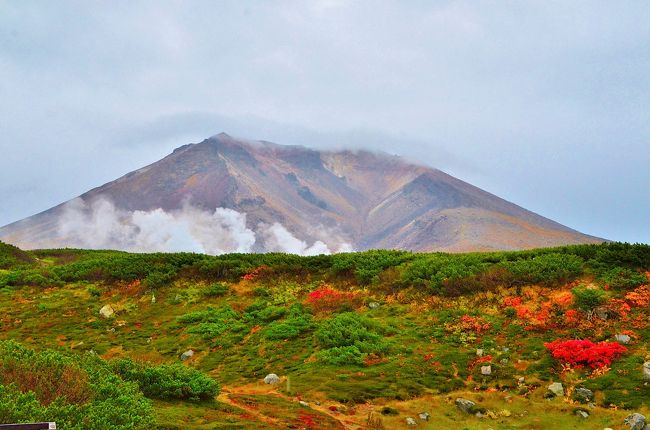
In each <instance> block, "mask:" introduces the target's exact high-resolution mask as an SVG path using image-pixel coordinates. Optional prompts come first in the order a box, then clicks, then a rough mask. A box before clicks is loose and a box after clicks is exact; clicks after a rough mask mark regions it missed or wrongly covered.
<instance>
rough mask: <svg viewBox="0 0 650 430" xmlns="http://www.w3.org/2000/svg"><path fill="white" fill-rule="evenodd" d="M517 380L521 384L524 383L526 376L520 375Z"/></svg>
mask: <svg viewBox="0 0 650 430" xmlns="http://www.w3.org/2000/svg"><path fill="white" fill-rule="evenodd" d="M517 382H519V383H520V384H523V383H524V382H526V378H524V377H523V376H520V377H519V378H518V379H517Z"/></svg>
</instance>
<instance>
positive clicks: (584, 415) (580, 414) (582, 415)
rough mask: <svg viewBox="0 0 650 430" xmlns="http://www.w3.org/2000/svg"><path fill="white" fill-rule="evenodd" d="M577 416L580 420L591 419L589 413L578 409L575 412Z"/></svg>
mask: <svg viewBox="0 0 650 430" xmlns="http://www.w3.org/2000/svg"><path fill="white" fill-rule="evenodd" d="M575 415H576V416H577V417H580V418H589V412H587V411H583V410H582V409H578V410H577V411H575Z"/></svg>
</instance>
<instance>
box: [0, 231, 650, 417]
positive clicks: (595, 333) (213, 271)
mask: <svg viewBox="0 0 650 430" xmlns="http://www.w3.org/2000/svg"><path fill="white" fill-rule="evenodd" d="M16 252H18V251H17V250H15V249H13V248H9V247H0V261H9V263H8V264H5V266H4V267H1V268H0V310H1V313H0V315H1V316H0V340H16V341H19V342H21V343H22V344H23V345H25V346H27V347H29V348H32V349H35V350H36V351H44V350H49V349H51V350H57V351H60V352H62V353H63V354H64V355H65V356H69V357H71V359H72V360H77V359H78V360H81V359H82V357H84V356H87V355H88V353H89V352H92V355H93V356H95V355H96V356H99V357H101V358H102V359H103V360H104V362H105V363H106V366H108V367H109V368H110V369H112V370H113V372H115V373H117V374H119V375H121V377H123V378H125V379H129V380H131V381H135V382H139V383H140V384H143V381H145V382H144V383H146V384H149V385H151V384H152V383H153V382H155V383H160V378H161V376H160V375H163V374H164V376H165V377H168V376H169V374H171V373H173V372H176V373H174V375H176V376H174V377H173V378H171V379H173V380H174V383H176V382H178V381H180V382H178V383H177V385H175V386H174V387H175V388H174V389H178V390H179V391H178V392H181V393H184V394H183V395H173V394H170V393H172V391H166V392H165V393H166V394H164V395H154V394H151V390H149V391H147V390H143V391H145V393H144V394H145V395H147V396H149V397H151V398H153V399H154V400H153V409H152V417H153V418H152V419H153V420H154V421H155V422H156V423H157V424H156V425H157V426H158V428H167V429H173V428H178V429H181V428H182V429H213V428H332V429H337V428H382V426H383V427H384V428H406V427H407V425H406V418H407V417H413V418H415V419H416V421H417V425H418V428H431V429H434V428H449V429H463V428H468V429H487V428H493V429H516V428H522V429H523V428H525V429H545V428H551V427H552V428H560V429H561V428H567V429H568V428H584V429H591V428H604V427H612V428H621V425H622V422H623V419H624V417H625V416H627V415H629V414H630V413H632V412H641V413H646V415H647V414H648V413H649V412H650V411H649V409H648V408H649V406H650V405H649V400H648V399H650V386H649V384H648V381H646V380H644V379H643V368H642V366H643V363H644V362H645V361H648V360H650V350H649V346H648V339H649V338H650V329H649V327H650V326H649V324H648V323H649V318H650V317H649V314H650V313H649V312H648V310H649V307H648V305H649V304H650V287H648V286H647V284H650V280H648V275H647V273H646V272H648V271H649V270H650V247H649V246H646V245H627V244H604V245H584V246H571V247H563V248H553V249H541V250H534V251H523V252H509V253H477V254H455V255H449V254H414V253H408V252H397V251H369V252H364V253H352V254H338V255H333V256H318V257H297V256H293V255H285V254H263V255H255V254H251V255H236V254H232V255H225V256H221V257H209V256H204V255H196V254H127V253H121V252H114V251H81V250H42V251H32V252H27V253H23V252H22V251H20V252H21V254H20V255H23V257H22V258H20V259H19V260H17V259H14V260H10V259H9V257H5V254H6V255H10V254H11V255H15V253H16ZM3 258H4V260H3ZM105 305H110V306H111V308H112V309H113V311H114V314H113V315H112V316H110V317H109V318H103V317H101V316H100V314H99V310H100V309H101V308H102V307H104V306H105ZM616 334H625V335H627V336H630V342H629V343H628V344H626V345H625V348H626V351H625V352H623V353H622V354H620V355H619V356H616V357H614V358H613V361H612V363H611V364H609V365H607V366H606V367H597V368H596V369H592V368H590V367H589V366H586V367H582V368H580V367H577V366H575V365H574V366H567V363H566V362H564V363H563V362H562V360H556V359H554V358H553V357H552V356H551V354H550V353H549V351H548V349H547V348H546V347H545V345H544V344H545V343H548V342H551V341H554V340H557V339H567V340H568V339H589V340H591V341H593V342H596V343H598V342H613V341H614V335H616ZM603 345H605V346H607V345H611V343H610V344H603ZM190 349H191V350H193V351H194V355H193V356H192V357H191V358H190V359H189V360H186V361H183V362H181V360H180V356H181V354H182V353H183V352H184V351H187V350H190ZM477 350H482V355H479V354H477ZM122 358H130V359H133V360H134V361H136V362H138V363H143V364H141V365H139V366H140V368H139V369H140V370H139V371H138V372H139V373H138V376H137V377H136V376H133V375H134V374H133V373H131V374H128V375H127V374H126V373H125V372H124V370H123V369H122V371H121V373H120V371H119V369H118V367H117V365H116V363H118V360H119V359H122ZM2 363H3V359H2V358H0V375H2V372H5V373H4V376H2V377H0V385H2V384H4V385H7V384H9V383H11V382H12V381H13V380H12V379H11V378H13V377H14V376H11V375H13V374H10V373H9V372H8V370H6V369H8V367H7V365H6V364H5V365H4V367H3V366H2ZM179 363H182V365H183V366H186V367H188V368H192V369H197V370H198V371H200V372H202V373H203V374H205V375H209V376H210V377H212V378H213V379H214V380H215V381H217V382H218V384H219V385H220V392H219V395H218V396H217V397H216V399H210V398H208V399H205V398H204V399H203V400H201V399H192V397H198V396H193V395H192V392H194V394H196V393H197V392H198V390H200V388H197V387H199V385H200V384H199V383H201V384H203V382H201V381H203V380H202V379H201V377H202V376H201V374H199V373H196V374H192V375H180V376H179V374H178V369H176V370H173V371H172V370H171V369H167V367H165V365H167V364H179ZM488 365H489V366H491V369H490V370H491V374H489V375H484V374H482V371H481V368H482V367H483V366H488ZM161 366H163V368H164V371H159V370H156V369H160V368H161ZM3 369H4V370H3ZM152 369H153V370H152ZM181 370H182V369H181ZM156 372H158V373H156ZM161 372H162V373H161ZM268 373H276V374H278V375H279V376H280V378H281V382H280V383H279V384H277V385H274V386H269V385H266V384H264V383H263V382H262V379H263V378H264V376H265V375H267V374H268ZM8 375H9V376H8ZM152 375H153V376H152ZM147 378H149V379H147ZM156 378H158V379H156ZM152 381H153V382H152ZM192 381H194V382H196V383H195V384H194V382H192ZM197 381H199V382H197ZM551 382H562V383H563V384H564V389H565V396H560V398H555V399H552V400H548V399H546V398H545V397H546V395H547V386H548V385H549V384H550V383H551ZM192 384H194V385H192ZM197 384H198V385H197ZM202 386H203V387H204V386H205V385H202ZM142 387H143V385H141V389H142ZM188 387H190V388H188ZM192 387H193V388H192ZM579 387H584V388H588V389H590V390H592V391H593V392H594V393H595V399H594V400H593V402H592V405H587V404H581V403H580V402H578V401H577V400H574V399H573V397H574V393H575V389H576V388H579ZM192 390H194V391H192ZM23 391H24V390H23ZM206 392H210V391H209V390H208V391H206ZM208 397H209V396H208ZM457 397H463V398H466V399H469V400H472V401H474V402H475V403H476V406H475V409H476V410H475V411H473V412H476V411H480V412H481V413H482V414H483V415H484V416H483V418H478V417H476V416H475V415H474V414H467V413H465V412H463V411H461V410H460V409H458V408H457V407H456V406H455V405H454V400H455V399H456V398H457ZM2 399H3V397H2V395H0V420H1V419H2V413H1V411H2V401H3V400H2ZM299 400H304V401H306V402H307V405H300V404H299V403H298V401H299ZM64 403H65V402H64ZM581 409H584V410H585V411H588V413H589V414H590V416H589V418H586V419H584V418H579V417H577V416H576V415H575V411H576V410H581ZM425 411H426V412H428V413H429V414H430V415H431V418H430V420H428V421H423V420H420V419H419V418H418V416H417V414H418V413H420V412H425ZM369 417H370V419H369ZM46 418H47V417H42V418H41V419H46ZM80 428H83V427H80ZM114 428H129V427H114ZM132 428H137V426H134V427H132Z"/></svg>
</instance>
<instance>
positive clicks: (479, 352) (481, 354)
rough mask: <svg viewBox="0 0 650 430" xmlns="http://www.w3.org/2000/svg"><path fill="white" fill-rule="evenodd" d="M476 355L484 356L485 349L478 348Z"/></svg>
mask: <svg viewBox="0 0 650 430" xmlns="http://www.w3.org/2000/svg"><path fill="white" fill-rule="evenodd" d="M476 356H477V357H483V350H482V349H477V350H476Z"/></svg>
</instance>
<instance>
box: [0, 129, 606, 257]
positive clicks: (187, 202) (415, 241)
mask: <svg viewBox="0 0 650 430" xmlns="http://www.w3.org/2000/svg"><path fill="white" fill-rule="evenodd" d="M100 201H106V202H110V210H111V211H112V212H111V213H113V214H117V218H116V219H117V220H118V221H115V222H113V221H111V222H110V223H109V224H108V225H105V224H102V222H103V221H102V220H103V219H104V218H105V216H103V215H102V216H96V215H93V214H92V213H90V212H91V211H92V209H91V205H93V204H94V203H96V202H100ZM75 205H76V207H77V212H73V213H72V214H73V215H72V218H74V217H75V216H76V217H77V218H80V219H83V220H84V228H78V227H77V226H76V225H75V224H74V222H75V220H74V219H73V220H72V221H71V220H70V219H69V218H70V217H71V212H70V208H71V206H72V207H75ZM188 207H190V208H192V210H194V211H195V212H201V213H210V214H212V213H214V216H216V215H217V211H220V212H219V214H220V215H219V216H220V218H218V220H217V221H218V222H217V221H215V219H216V218H211V221H210V222H211V223H212V224H210V225H213V226H214V225H215V222H216V223H217V224H218V226H217V227H218V228H220V229H222V230H223V229H230V228H232V226H234V225H235V224H236V223H238V222H239V223H241V224H242V225H241V226H240V227H238V228H239V229H240V230H241V231H242V232H244V233H245V232H249V231H250V232H251V236H250V237H247V239H246V246H236V247H234V248H233V247H230V248H228V247H227V246H226V247H224V246H221V247H219V248H215V249H216V251H215V252H217V253H218V252H220V251H221V252H225V251H240V252H241V251H264V250H285V248H283V247H282V244H280V246H279V247H278V246H275V247H274V246H271V243H272V242H274V241H275V242H282V240H283V239H282V236H278V235H277V234H276V236H275V239H274V240H272V239H269V234H268V232H269V231H272V228H275V230H274V231H275V232H276V233H277V232H278V231H280V230H282V231H281V232H282V233H283V234H284V233H286V235H285V236H286V238H288V239H287V240H293V241H299V242H304V243H312V242H317V243H322V244H324V245H326V248H323V249H328V250H332V251H335V250H348V249H355V250H364V249H372V248H395V249H409V250H416V251H431V250H440V251H452V252H460V251H479V250H497V249H506V250H514V249H525V248H535V247H549V246H556V245H562V244H576V243H592V242H601V241H602V240H601V239H598V238H595V237H592V236H587V235H584V234H582V233H579V232H577V231H575V230H572V229H570V228H568V227H565V226H563V225H561V224H558V223H557V222H555V221H552V220H549V219H547V218H544V217H542V216H540V215H537V214H535V213H533V212H530V211H528V210H526V209H523V208H521V207H519V206H517V205H515V204H513V203H510V202H508V201H506V200H503V199H501V198H499V197H497V196H495V195H492V194H490V193H488V192H485V191H483V190H481V189H479V188H477V187H475V186H472V185H470V184H468V183H466V182H463V181H461V180H459V179H456V178H454V177H452V176H450V175H448V174H446V173H444V172H442V171H440V170H437V169H434V168H429V167H424V166H418V165H414V164H411V163H408V162H406V161H404V160H403V159H401V158H399V157H397V156H391V155H387V154H381V153H373V152H367V151H317V150H313V149H309V148H305V147H302V146H284V145H278V144H274V143H270V142H264V141H248V140H242V139H237V138H234V137H231V136H229V135H227V134H225V133H221V134H218V135H216V136H213V137H211V138H209V139H206V140H204V141H203V142H200V143H196V144H188V145H184V146H181V147H179V148H177V149H175V150H174V151H173V152H172V153H171V154H170V155H168V156H167V157H165V158H163V159H162V160H160V161H157V162H155V163H153V164H151V165H149V166H146V167H143V168H141V169H139V170H136V171H134V172H131V173H129V174H127V175H125V176H123V177H121V178H119V179H117V180H115V181H112V182H109V183H107V184H105V185H102V186H101V187H98V188H95V189H92V190H90V191H88V192H86V193H84V194H83V195H81V196H80V198H78V199H75V200H73V201H71V202H66V203H63V204H61V205H58V206H56V207H54V208H51V209H49V210H46V211H44V212H42V213H39V214H37V215H34V216H31V217H29V218H25V219H23V220H21V221H18V222H15V223H13V224H9V225H7V226H5V227H2V228H0V240H3V241H5V242H10V243H13V244H15V245H18V246H20V247H24V248H36V247H64V246H79V243H77V242H78V241H77V242H75V241H74V240H71V239H70V238H71V237H73V236H74V235H75V234H76V235H77V236H79V235H82V234H83V235H86V236H93V235H96V234H101V235H105V236H107V237H109V236H110V237H109V239H110V240H115V241H114V242H110V241H108V242H101V243H102V244H103V245H101V246H100V245H98V246H95V247H103V246H114V247H118V248H120V247H126V246H124V245H122V242H120V241H119V240H117V239H116V238H115V237H116V236H119V234H123V233H124V230H123V228H124V225H125V222H126V221H124V217H125V216H132V217H133V219H136V218H137V219H138V220H141V219H144V218H146V217H145V215H146V216H149V218H146V219H150V218H151V219H154V218H153V215H152V214H157V217H156V218H155V220H157V221H156V222H159V223H160V225H164V220H165V219H166V218H164V216H163V215H166V214H178V213H180V212H181V211H185V210H186V209H187V208H188ZM219 208H223V209H219ZM226 210H227V211H226ZM89 211H90V212H89ZM129 214H130V215H129ZM244 214H245V215H244ZM136 215H137V216H136ZM233 216H235V217H237V216H238V217H239V218H236V219H235V218H233ZM143 217H144V218H143ZM161 217H162V218H161ZM174 217H175V218H173V219H174V220H176V221H178V220H179V219H181V220H194V219H195V218H187V217H185V218H179V216H178V215H174ZM133 219H131V221H133ZM161 220H162V221H161ZM77 221H78V220H77ZM131 221H129V222H131ZM138 222H139V221H138ZM138 222H135V221H133V222H132V224H129V226H130V227H129V228H130V230H128V232H127V233H128V234H139V235H142V234H144V233H147V236H146V239H147V240H149V241H151V240H153V238H154V236H155V235H156V234H158V235H160V234H161V233H160V229H159V228H152V229H151V231H148V230H147V229H148V227H146V228H145V227H143V224H142V223H140V224H138ZM89 225H90V226H91V227H92V226H95V227H96V229H102V231H101V232H94V231H93V230H92V229H90V230H89V229H88V226H89ZM183 225H185V227H183V228H190V229H196V228H198V227H197V225H195V223H194V222H193V221H188V224H187V225H186V224H183ZM262 227H263V228H262ZM111 228H118V229H122V230H120V233H119V234H118V233H114V232H113V231H112V230H111ZM278 229H280V230H278ZM143 230H147V231H144V232H143ZM222 230H218V229H217V231H216V232H214V231H212V230H210V231H207V232H205V231H204V232H203V233H204V234H209V235H213V236H215V235H217V236H218V235H219V231H222ZM253 231H255V232H258V234H254V233H253ZM260 231H264V232H265V233H263V234H260V233H259V232H260ZM128 234H127V236H128ZM125 240H126V241H128V240H130V239H128V238H127V239H125ZM143 243H145V244H146V243H149V242H146V241H145V242H143ZM237 243H238V244H240V245H241V242H237ZM81 246H83V243H81ZM126 248H128V247H126ZM319 249H320V248H319ZM142 250H155V249H148V248H147V246H146V245H142Z"/></svg>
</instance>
